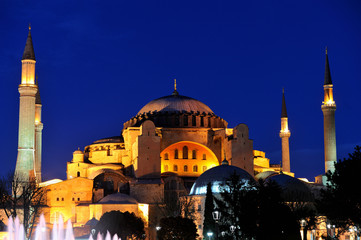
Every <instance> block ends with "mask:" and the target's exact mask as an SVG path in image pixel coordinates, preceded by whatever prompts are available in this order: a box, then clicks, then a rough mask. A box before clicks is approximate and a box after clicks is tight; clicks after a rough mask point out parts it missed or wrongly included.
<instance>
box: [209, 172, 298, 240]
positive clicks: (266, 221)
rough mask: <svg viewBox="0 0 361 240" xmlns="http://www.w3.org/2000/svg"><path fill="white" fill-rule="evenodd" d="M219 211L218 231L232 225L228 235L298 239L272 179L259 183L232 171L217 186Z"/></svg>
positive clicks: (293, 220) (261, 239)
mask: <svg viewBox="0 0 361 240" xmlns="http://www.w3.org/2000/svg"><path fill="white" fill-rule="evenodd" d="M215 200H216V204H217V207H218V208H219V210H220V211H221V212H222V216H223V217H222V219H221V222H220V225H221V226H220V229H221V231H225V232H229V227H230V226H231V225H233V226H235V227H236V229H235V231H234V232H233V233H232V234H228V238H230V237H232V238H233V237H234V238H235V239H257V240H266V239H267V240H272V239H275V240H276V239H277V240H279V239H287V240H289V239H292V240H299V239H300V234H299V224H298V221H297V219H296V217H295V216H294V215H293V213H292V212H291V210H290V208H289V207H288V206H287V205H286V204H285V203H284V201H283V199H282V197H281V189H280V187H279V186H278V185H277V184H276V183H275V182H273V181H269V182H267V183H264V182H263V181H260V182H259V184H257V183H255V182H246V181H244V180H242V179H241V177H240V176H239V175H236V174H233V175H231V177H230V178H229V179H227V180H226V181H225V184H224V185H222V186H221V193H220V198H215Z"/></svg>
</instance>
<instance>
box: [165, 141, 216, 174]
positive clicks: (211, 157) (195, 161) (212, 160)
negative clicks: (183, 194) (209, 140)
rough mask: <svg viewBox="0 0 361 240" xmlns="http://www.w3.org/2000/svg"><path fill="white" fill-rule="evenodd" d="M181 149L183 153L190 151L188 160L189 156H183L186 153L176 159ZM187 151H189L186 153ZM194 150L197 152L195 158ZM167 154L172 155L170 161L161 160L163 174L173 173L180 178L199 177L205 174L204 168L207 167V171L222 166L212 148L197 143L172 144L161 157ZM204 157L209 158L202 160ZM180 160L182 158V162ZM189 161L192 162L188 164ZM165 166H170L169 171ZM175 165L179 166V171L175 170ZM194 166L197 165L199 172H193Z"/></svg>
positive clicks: (182, 142)
mask: <svg viewBox="0 0 361 240" xmlns="http://www.w3.org/2000/svg"><path fill="white" fill-rule="evenodd" d="M185 147H186V148H185ZM179 149H180V150H181V151H182V150H183V152H186V151H188V159H187V158H185V157H187V156H185V155H183V154H184V153H183V154H181V155H178V158H176V155H177V154H176V152H177V151H178V154H179ZM185 149H187V150H186V151H184V150H185ZM193 150H195V156H194V152H193ZM165 153H171V154H169V155H168V157H169V160H165V159H164V158H161V165H162V168H161V169H162V173H164V172H173V173H177V174H178V175H179V176H180V177H198V176H199V175H200V174H202V173H203V171H202V170H203V166H206V169H207V170H208V169H210V168H212V167H215V166H219V164H220V161H219V160H218V158H217V157H216V155H215V154H214V152H213V151H212V150H211V149H210V148H208V147H207V146H205V145H203V144H200V143H197V142H192V141H180V142H176V143H173V144H170V145H169V146H167V147H166V148H164V149H163V150H162V152H161V156H164V154H165ZM173 153H174V154H173ZM182 155H183V156H182ZM203 155H205V156H206V158H207V159H206V160H203V159H202V156H203ZM194 157H195V158H194ZM179 158H181V160H180V159H179ZM187 161H190V162H189V163H187ZM181 162H182V163H181ZM165 165H168V170H167V171H165ZM174 165H177V166H178V167H177V171H174V170H173V169H174V168H173V166H174ZM184 165H187V166H188V167H187V168H188V169H187V171H184ZM193 165H197V168H198V169H197V172H193Z"/></svg>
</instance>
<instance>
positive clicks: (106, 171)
mask: <svg viewBox="0 0 361 240" xmlns="http://www.w3.org/2000/svg"><path fill="white" fill-rule="evenodd" d="M102 173H113V174H116V175H119V177H120V178H121V179H122V180H124V181H127V178H126V177H125V176H124V175H123V174H122V173H120V172H118V171H116V170H113V169H110V168H102V169H98V170H96V171H94V172H92V173H90V175H89V177H88V178H89V179H92V180H94V178H96V177H97V176H98V175H100V174H102Z"/></svg>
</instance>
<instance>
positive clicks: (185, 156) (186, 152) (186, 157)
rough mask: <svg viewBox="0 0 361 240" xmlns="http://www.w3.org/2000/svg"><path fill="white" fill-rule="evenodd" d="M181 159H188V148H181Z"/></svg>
mask: <svg viewBox="0 0 361 240" xmlns="http://www.w3.org/2000/svg"><path fill="white" fill-rule="evenodd" d="M183 159H188V147H187V146H184V147H183Z"/></svg>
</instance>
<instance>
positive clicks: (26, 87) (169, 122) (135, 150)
mask: <svg viewBox="0 0 361 240" xmlns="http://www.w3.org/2000/svg"><path fill="white" fill-rule="evenodd" d="M21 62H22V75H21V84H20V85H19V93H20V115H19V138H18V157H17V161H16V170H15V172H16V173H17V174H20V175H21V176H24V177H25V178H30V177H35V179H36V180H37V181H38V183H39V184H40V186H42V187H44V188H46V189H47V198H46V207H45V208H44V214H45V220H46V222H47V223H48V224H52V223H53V222H54V220H55V219H57V218H58V217H59V216H62V217H63V219H64V220H65V221H67V220H68V219H70V220H71V222H72V224H73V226H74V228H75V233H77V234H78V235H79V236H80V235H82V234H83V235H84V234H86V233H89V224H90V223H91V222H92V221H93V220H99V219H100V217H101V216H102V215H103V214H104V213H105V212H108V211H111V210H120V211H129V212H134V213H135V214H136V215H137V216H139V217H141V218H142V219H143V220H144V222H145V225H146V228H147V234H148V239H155V227H156V226H157V224H158V223H159V220H160V217H161V216H159V211H158V210H157V207H158V206H159V204H160V203H162V202H163V201H165V202H166V201H167V200H169V199H170V198H171V197H172V196H174V195H176V196H177V197H178V198H179V197H183V196H194V197H195V198H196V199H198V200H197V201H196V204H197V205H196V206H194V207H195V209H196V210H197V212H198V217H197V219H196V225H197V227H198V231H199V234H200V235H201V233H202V223H203V222H202V221H203V220H202V213H203V208H204V196H205V193H206V185H207V182H209V181H212V182H213V183H214V184H213V191H214V192H215V193H217V191H218V192H219V190H218V185H219V184H220V182H221V181H222V178H225V177H227V176H229V173H230V172H231V170H232V171H236V172H237V173H239V174H240V175H241V176H242V177H243V178H244V179H248V180H251V179H259V178H264V179H266V178H268V177H276V178H277V177H278V178H279V177H281V178H285V179H287V181H288V180H289V179H291V180H290V181H292V182H296V183H297V184H299V185H302V186H307V187H306V188H310V189H311V188H312V187H308V186H311V185H313V186H322V183H324V181H325V178H324V175H323V174H321V175H320V176H318V177H316V181H315V182H313V183H308V182H305V181H303V180H299V179H296V178H294V173H293V172H292V171H291V166H292V164H291V162H290V151H289V138H290V136H291V133H290V131H289V128H288V116H287V109H286V100H285V95H284V93H283V96H282V97H283V98H282V103H281V102H280V106H282V108H281V109H282V111H281V130H280V133H279V136H280V138H281V145H280V149H282V164H277V165H272V164H270V160H269V159H267V158H266V155H265V152H263V151H261V150H256V149H253V140H252V139H251V138H250V136H249V129H248V126H247V125H246V124H238V125H237V126H235V127H228V123H227V121H226V120H225V119H223V118H222V117H221V116H219V115H217V114H216V113H214V112H213V111H212V110H211V108H210V107H209V106H207V105H206V104H204V103H202V102H200V101H198V100H196V99H194V98H191V97H187V96H183V95H181V91H179V90H178V89H177V85H176V82H175V83H174V89H172V91H169V95H167V96H164V97H160V98H158V99H155V100H153V101H151V102H149V103H147V104H145V105H144V106H143V107H142V108H141V109H140V110H139V111H138V113H137V114H136V115H135V116H134V117H132V118H131V119H129V120H128V121H127V122H125V123H124V125H123V129H121V134H120V135H116V134H117V133H115V134H114V135H115V136H112V137H106V136H105V137H104V138H103V139H99V140H97V141H94V142H93V143H92V144H91V145H89V146H85V147H84V149H78V150H75V151H74V153H73V159H72V160H71V161H70V162H68V163H67V169H66V175H67V179H65V180H59V179H53V180H50V181H46V182H42V179H41V171H42V169H41V162H42V159H41V151H42V150H41V149H42V130H43V127H44V125H43V122H42V119H41V108H42V102H41V99H40V93H39V89H38V83H37V81H36V79H35V64H36V60H35V52H34V48H33V43H32V37H31V31H30V29H29V33H28V37H27V41H26V45H25V50H24V54H23V57H22V60H21ZM320 84H322V83H320ZM332 88H333V84H332V81H331V75H330V69H329V62H328V56H327V50H326V71H325V81H324V102H323V103H322V111H323V113H324V141H325V172H327V171H329V170H330V171H333V168H334V167H333V164H334V162H336V159H337V156H336V137H335V121H334V119H335V118H334V114H335V110H336V104H335V102H334V100H333V92H332V91H333V89H332ZM281 104H282V105H281ZM45 129H46V128H45ZM119 130H120V129H119ZM64 161H66V160H64ZM227 174H228V175H227ZM90 228H91V227H90Z"/></svg>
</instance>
